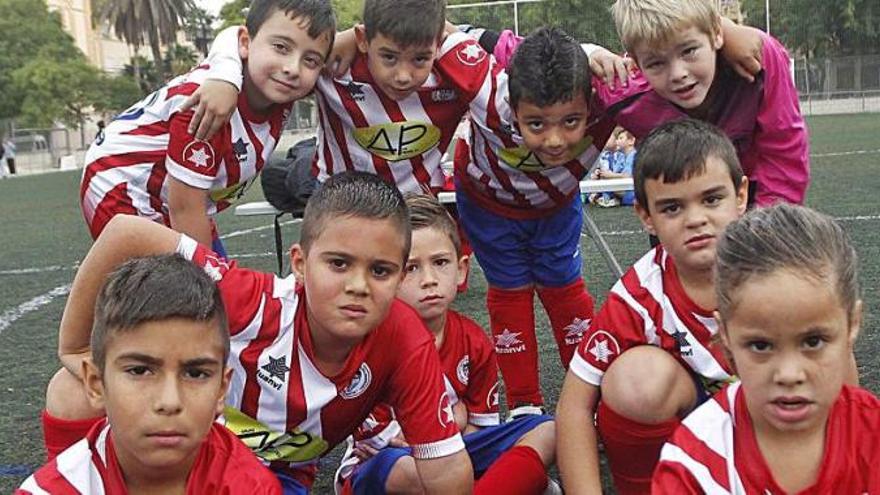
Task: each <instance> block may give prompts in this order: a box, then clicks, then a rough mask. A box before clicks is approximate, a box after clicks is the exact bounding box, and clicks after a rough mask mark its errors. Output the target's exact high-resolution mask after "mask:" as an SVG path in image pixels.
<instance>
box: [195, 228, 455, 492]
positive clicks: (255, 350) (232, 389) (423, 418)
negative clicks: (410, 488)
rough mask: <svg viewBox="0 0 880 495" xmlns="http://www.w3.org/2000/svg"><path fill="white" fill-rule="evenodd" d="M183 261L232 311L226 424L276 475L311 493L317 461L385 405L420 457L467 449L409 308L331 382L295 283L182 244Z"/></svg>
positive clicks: (395, 307) (393, 316)
mask: <svg viewBox="0 0 880 495" xmlns="http://www.w3.org/2000/svg"><path fill="white" fill-rule="evenodd" d="M178 252H179V253H180V254H181V255H183V256H184V257H186V258H187V259H190V260H192V261H193V262H194V263H196V264H198V265H201V266H203V267H204V269H205V271H206V273H208V274H209V275H210V276H211V277H212V278H214V280H216V281H217V284H218V287H219V288H220V292H221V294H222V296H223V302H224V304H225V306H226V308H227V309H226V310H227V313H228V314H227V317H228V320H229V333H230V336H231V353H230V357H229V361H228V365H229V366H230V367H231V368H232V369H233V377H232V381H231V383H230V385H229V392H228V394H227V395H226V405H227V407H226V409H225V411H224V413H223V417H222V418H221V422H223V423H224V424H225V425H226V426H227V427H228V428H229V429H230V430H232V431H233V432H234V433H236V434H237V435H238V436H239V438H241V439H242V440H243V441H244V443H245V444H246V445H247V446H248V447H250V448H251V450H253V451H254V453H255V454H256V455H257V457H259V458H260V459H262V460H263V461H264V462H265V463H267V464H268V465H269V466H270V467H271V468H272V469H273V470H275V471H281V472H284V473H286V474H288V475H290V476H292V477H294V478H295V479H297V480H298V481H299V482H300V483H302V484H304V485H305V486H310V485H311V483H312V481H313V480H314V468H315V463H316V462H317V460H318V459H319V458H320V457H321V456H322V455H324V454H326V453H327V452H328V451H329V450H330V449H332V448H333V447H334V446H335V445H336V444H338V443H339V442H341V441H342V440H344V439H345V438H346V437H347V436H348V435H350V434H351V433H352V432H353V431H354V430H355V429H356V428H357V427H358V426H359V425H360V424H361V423H362V422H363V421H364V419H365V418H366V417H367V415H368V414H369V413H370V411H371V410H372V409H373V407H374V406H375V405H376V404H377V403H380V402H381V403H386V404H389V405H391V406H392V407H394V410H395V412H396V414H397V418H398V419H399V421H400V424H401V426H402V428H403V431H404V434H405V435H406V438H407V439H408V441H409V442H410V444H411V446H412V448H413V456H414V457H416V458H422V459H431V458H437V457H444V456H447V455H450V454H454V453H456V452H458V451H460V450H462V449H464V443H463V442H462V439H461V435H460V434H459V433H458V428H457V427H456V425H455V421H454V417H453V414H452V406H451V405H450V397H449V395H448V393H447V392H446V389H445V387H444V385H443V377H442V373H441V372H440V363H439V361H438V358H437V352H436V351H435V349H434V342H433V339H432V338H431V335H430V333H428V331H427V330H426V329H425V327H424V324H423V323H422V322H421V320H420V319H419V316H418V315H417V314H416V313H415V311H414V310H413V309H412V308H410V307H409V306H407V305H406V304H404V303H402V302H400V301H395V302H394V303H393V304H392V305H391V309H390V310H389V312H388V316H387V317H386V318H385V320H384V321H383V322H382V323H381V324H380V325H379V326H378V327H376V328H375V329H373V330H372V331H371V332H370V333H369V334H368V335H367V336H366V337H364V339H363V341H362V342H361V343H360V344H358V345H357V346H356V347H355V348H354V349H353V350H352V351H351V353H350V355H349V357H348V360H347V362H346V364H345V366H344V368H343V370H342V371H340V372H339V373H338V374H337V375H336V376H332V377H328V376H325V375H324V374H322V373H321V372H320V371H319V370H318V368H317V366H316V365H315V364H314V359H313V355H314V351H313V347H312V346H313V344H312V340H311V334H310V332H309V326H308V321H307V319H306V311H305V308H306V305H307V304H308V303H307V294H305V292H304V290H303V288H302V287H297V286H296V283H295V280H294V277H293V276H289V277H287V278H278V277H276V276H274V275H273V274H270V273H261V272H255V271H251V270H246V269H242V268H238V267H237V266H236V263H235V262H232V263H229V264H227V263H225V262H223V261H222V260H220V259H219V258H218V257H217V256H216V255H215V254H214V253H212V252H211V251H210V250H208V249H206V248H205V247H203V246H200V245H199V244H197V243H196V242H195V241H194V240H192V239H190V238H189V237H186V236H181V240H180V243H179V246H178ZM390 348H393V350H394V352H388V349H390Z"/></svg>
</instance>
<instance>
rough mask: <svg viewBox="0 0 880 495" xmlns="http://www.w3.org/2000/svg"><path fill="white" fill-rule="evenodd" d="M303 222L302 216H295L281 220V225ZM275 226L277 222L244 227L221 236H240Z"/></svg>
mask: <svg viewBox="0 0 880 495" xmlns="http://www.w3.org/2000/svg"><path fill="white" fill-rule="evenodd" d="M300 222H302V218H294V219H293V220H288V221H286V222H281V225H282V226H284V225H293V224H295V223H300ZM272 228H275V224H269V225H263V226H262V227H254V228H252V229H244V230H236V231H235V232H230V233H228V234H224V235H221V236H220V239H231V238H233V237H239V236H243V235H248V234H253V233H254V232H260V231H261V230H268V229H272Z"/></svg>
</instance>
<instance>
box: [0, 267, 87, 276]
mask: <svg viewBox="0 0 880 495" xmlns="http://www.w3.org/2000/svg"><path fill="white" fill-rule="evenodd" d="M77 266H78V265H73V266H64V265H52V266H44V267H37V268H15V269H12V270H0V275H29V274H33V273H46V272H57V271H61V270H76V267H77Z"/></svg>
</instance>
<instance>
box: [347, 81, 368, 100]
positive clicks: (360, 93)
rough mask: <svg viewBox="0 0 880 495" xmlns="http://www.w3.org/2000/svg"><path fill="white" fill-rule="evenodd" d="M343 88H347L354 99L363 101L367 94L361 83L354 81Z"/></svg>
mask: <svg viewBox="0 0 880 495" xmlns="http://www.w3.org/2000/svg"><path fill="white" fill-rule="evenodd" d="M345 89H346V90H348V94H349V95H351V99H353V100H354V101H364V98H366V97H367V96H366V95H365V94H364V89H363V85H361V84H358V83H356V82H354V81H351V82H349V83H348V84H347V85H346V86H345Z"/></svg>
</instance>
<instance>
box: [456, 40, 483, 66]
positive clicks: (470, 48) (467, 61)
mask: <svg viewBox="0 0 880 495" xmlns="http://www.w3.org/2000/svg"><path fill="white" fill-rule="evenodd" d="M455 55H456V56H457V57H458V61H459V62H461V63H463V64H464V65H477V64H479V63H480V62H482V61H483V60H484V59H485V58H486V51H485V50H483V49H482V48H480V47H479V45H477V42H476V41H469V42H467V43H466V44H465V45H464V46H463V47H461V48H459V49H458V51H457V52H455Z"/></svg>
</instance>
